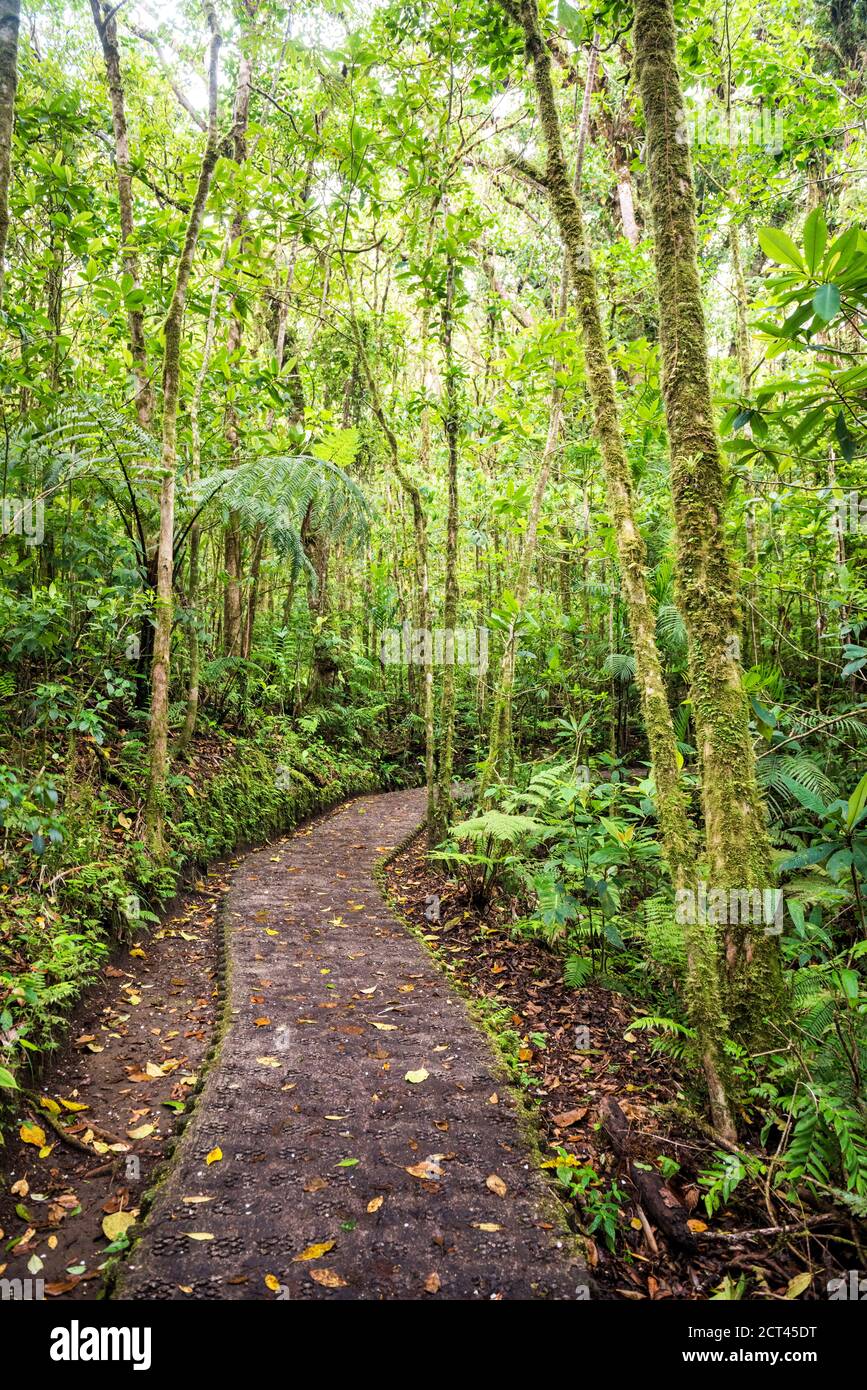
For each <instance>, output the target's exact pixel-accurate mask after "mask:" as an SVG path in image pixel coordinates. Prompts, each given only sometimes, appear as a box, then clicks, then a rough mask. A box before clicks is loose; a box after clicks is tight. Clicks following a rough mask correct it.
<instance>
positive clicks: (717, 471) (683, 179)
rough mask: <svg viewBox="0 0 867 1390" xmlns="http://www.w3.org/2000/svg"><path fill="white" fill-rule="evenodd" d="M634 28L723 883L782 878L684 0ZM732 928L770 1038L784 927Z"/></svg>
mask: <svg viewBox="0 0 867 1390" xmlns="http://www.w3.org/2000/svg"><path fill="white" fill-rule="evenodd" d="M634 41H635V65H636V71H637V76H638V83H639V90H640V94H641V100H642V104H643V107H644V119H645V125H646V128H647V170H648V186H649V190H650V202H651V209H652V214H653V231H654V256H655V262H656V279H657V290H658V296H659V305H660V324H659V336H660V348H661V356H662V389H663V397H664V402H665V414H666V420H667V423H668V434H669V444H670V452H671V487H672V493H673V496H674V510H675V522H676V526H677V569H678V597H679V604H680V607H681V610H682V612H683V616H684V622H685V624H686V628H687V633H688V636H689V645H690V677H691V698H692V705H693V712H694V718H695V725H696V733H697V741H698V751H699V756H700V759H701V769H702V802H703V808H704V817H705V829H706V837H707V859H708V875H709V883H710V886H711V887H712V888H718V889H723V890H729V889H743V890H748V889H753V888H764V887H766V886H768V885H770V884H771V883H772V882H773V872H772V860H771V848H770V842H769V840H768V834H767V830H766V824H765V810H764V806H763V803H762V799H761V796H760V795H759V790H758V785H757V780H756V763H755V755H754V753H753V747H752V741H751V738H750V731H749V719H748V711H747V701H746V697H745V695H744V689H743V681H742V671H741V663H740V659H739V641H738V632H739V628H740V613H739V609H738V602H737V592H736V581H735V572H734V566H733V561H732V556H731V552H730V549H729V545H728V542H727V540H726V535H725V481H724V475H723V467H722V459H721V455H720V448H719V440H718V438H717V432H716V426H715V422H714V414H713V405H712V400H711V387H710V372H709V362H708V352H707V336H706V331H705V322H704V313H703V309H702V299H701V282H700V280H699V274H698V266H697V262H696V223H695V190H694V186H693V179H692V167H691V161H690V157H689V148H688V145H687V143H686V142H685V141H684V140H683V137H682V134H681V132H682V118H683V95H682V92H681V86H680V77H679V74H678V68H677V52H676V43H677V39H676V31H675V24H674V14H673V7H672V3H671V0H636V4H635V28H634ZM720 935H721V941H720V949H721V956H722V959H723V962H724V969H723V980H724V994H725V999H726V1004H727V1009H728V1012H729V1016H730V1020H731V1023H732V1026H733V1028H734V1030H735V1033H736V1035H737V1036H739V1037H740V1038H741V1039H742V1040H745V1041H747V1042H748V1043H752V1042H756V1041H759V1040H761V1039H762V1038H763V1037H765V1036H766V1035H767V1028H768V1023H769V1020H770V1019H772V1018H774V1017H775V1016H776V1015H777V1013H778V1010H779V1007H780V998H781V983H780V969H779V952H778V945H777V941H776V938H775V936H774V935H772V934H770V932H769V931H768V929H767V927H766V926H764V925H762V924H758V925H755V924H750V923H746V924H744V923H733V922H730V923H727V924H725V925H724V927H723V928H722V929H721V933H720Z"/></svg>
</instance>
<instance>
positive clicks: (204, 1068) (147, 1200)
mask: <svg viewBox="0 0 867 1390" xmlns="http://www.w3.org/2000/svg"><path fill="white" fill-rule="evenodd" d="M390 790H393V789H392V788H388V787H375V786H374V787H372V788H370V787H360V788H359V789H358V790H357V791H349V792H344V793H343V794H342V795H339V796H336V797H333V798H330V799H329V798H327V797H326V798H324V799H323V801H322V803H321V804H320V805H319V806H318V807H315V808H311V809H310V810H309V811H308V812H307V814H306V815H304V816H302V817H300V819H299V820H297V821H295V822H294V823H293V824H291V825H287V826H286V827H285V828H284V829H283V830H281V831H280V832H279V834H277V835H275V836H274V837H273V839H271V840H265V841H263V842H262V844H260V845H250V846H244V847H241V846H238V848H237V849H236V850H234V851H233V852H232V854H231V859H236V858H238V857H239V856H245V855H247V854H255V853H257V852H258V851H259V850H262V849H265V848H266V847H267V846H268V845H269V844H276V843H277V841H278V840H281V839H283V838H285V837H286V836H287V835H294V834H295V832H296V831H297V830H300V829H302V827H303V826H305V825H309V824H310V823H312V822H313V821H316V820H319V819H320V817H321V816H325V815H328V813H329V812H331V811H335V810H337V808H338V807H341V806H349V805H351V803H352V802H353V801H359V800H360V799H361V798H362V797H365V796H382V795H385V794H387V792H389V791H390ZM418 833H419V832H418V830H417V829H416V830H414V831H413V832H412V833H411V835H410V837H409V843H411V842H412V840H413V839H414V838H415V836H416V835H417V834H418ZM207 867H208V866H207V865H206V866H205V869H207ZM227 904H228V894H226V895H224V897H223V898H222V899H221V901H220V904H219V907H218V909H217V931H216V933H215V940H216V943H217V956H216V983H217V985H218V986H219V997H218V1000H217V1006H216V1010H215V1023H214V1034H213V1037H212V1038H211V1042H210V1045H209V1047H208V1050H207V1052H206V1053H205V1054H204V1056H203V1058H202V1061H201V1063H200V1065H199V1069H198V1077H197V1081H196V1086H195V1089H194V1091H193V1093H192V1095H191V1096H190V1098H189V1102H188V1109H187V1110H186V1111H185V1112H184V1114H183V1115H181V1116H179V1118H178V1120H177V1122H176V1124H175V1128H174V1130H173V1132H172V1134H171V1135H170V1136H169V1138H168V1141H167V1144H166V1151H165V1153H164V1155H163V1157H162V1158H161V1159H160V1161H159V1163H158V1164H157V1165H156V1167H155V1168H154V1170H153V1173H152V1175H151V1181H150V1183H149V1184H148V1187H147V1188H146V1189H145V1191H144V1192H143V1193H142V1194H141V1197H140V1199H139V1203H138V1206H139V1215H138V1217H137V1218H136V1221H135V1224H134V1225H132V1226H131V1227H130V1228H129V1235H130V1244H129V1248H128V1249H126V1250H123V1251H120V1252H119V1253H118V1254H117V1255H114V1256H112V1257H111V1259H110V1260H109V1262H108V1263H107V1265H106V1267H105V1271H104V1273H103V1277H102V1283H101V1285H100V1288H99V1292H98V1294H97V1296H96V1300H95V1301H97V1302H105V1301H110V1302H123V1301H124V1283H125V1275H126V1273H127V1265H128V1263H129V1260H130V1257H131V1256H132V1255H133V1254H134V1252H135V1249H136V1246H137V1245H138V1243H139V1241H140V1240H142V1238H143V1237H144V1234H145V1230H146V1227H147V1223H148V1221H149V1219H150V1214H151V1211H152V1209H153V1206H154V1203H155V1202H156V1200H157V1198H158V1196H159V1194H160V1192H161V1191H162V1188H163V1187H164V1186H165V1184H166V1182H167V1181H168V1179H169V1177H170V1175H171V1173H172V1172H173V1170H174V1168H175V1165H176V1164H177V1163H178V1162H179V1160H180V1155H181V1150H182V1147H183V1143H184V1140H185V1138H186V1136H187V1130H188V1128H189V1126H190V1124H191V1122H192V1121H193V1120H194V1119H195V1117H196V1116H197V1115H198V1113H199V1101H200V1098H201V1095H202V1092H203V1091H204V1089H205V1084H206V1082H207V1080H208V1077H209V1076H210V1073H211V1071H212V1069H213V1068H214V1067H215V1066H218V1065H219V1061H220V1053H221V1052H222V1048H223V1042H224V1041H225V1038H226V1035H227V1034H228V1031H229V1028H230V1027H231V1023H232V952H231V949H230V942H229V937H230V932H231V927H230V923H229V919H228V912H227ZM130 1301H139V1300H130Z"/></svg>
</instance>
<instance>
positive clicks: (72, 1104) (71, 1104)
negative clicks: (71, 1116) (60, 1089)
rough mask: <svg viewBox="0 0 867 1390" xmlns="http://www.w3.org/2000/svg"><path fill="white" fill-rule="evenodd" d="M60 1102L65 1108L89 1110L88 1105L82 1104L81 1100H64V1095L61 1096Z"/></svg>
mask: <svg viewBox="0 0 867 1390" xmlns="http://www.w3.org/2000/svg"><path fill="white" fill-rule="evenodd" d="M60 1104H61V1105H62V1106H63V1107H64V1109H65V1110H87V1108H88V1107H87V1106H86V1105H82V1104H81V1103H80V1101H77V1100H64V1099H63V1096H61V1097H60Z"/></svg>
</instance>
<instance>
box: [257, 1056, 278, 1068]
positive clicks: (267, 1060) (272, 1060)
mask: <svg viewBox="0 0 867 1390" xmlns="http://www.w3.org/2000/svg"><path fill="white" fill-rule="evenodd" d="M256 1061H257V1062H258V1063H259V1066H260V1067H279V1065H280V1062H279V1060H278V1059H277V1058H276V1057H257V1058H256Z"/></svg>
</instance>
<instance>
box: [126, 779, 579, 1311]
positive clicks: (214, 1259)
mask: <svg viewBox="0 0 867 1390" xmlns="http://www.w3.org/2000/svg"><path fill="white" fill-rule="evenodd" d="M423 803H424V794H423V792H421V791H409V792H396V793H390V794H386V795H378V796H365V797H360V798H357V799H356V800H353V801H350V802H347V803H344V804H343V805H341V806H340V807H339V808H338V809H336V810H334V811H331V812H329V813H327V814H326V815H324V816H322V817H320V818H319V819H318V820H316V821H314V822H313V823H311V824H309V825H307V826H303V827H301V828H299V829H298V830H296V831H295V832H294V833H293V834H291V835H289V836H287V837H286V838H284V839H283V840H281V841H278V842H276V843H275V844H272V845H269V846H268V847H266V848H265V849H262V850H259V851H257V852H255V853H253V854H249V855H247V856H246V857H244V858H243V859H242V860H241V861H240V862H239V864H238V866H237V869H236V871H235V876H234V881H233V885H232V888H231V890H230V892H229V895H228V897H227V899H226V904H225V912H226V914H227V918H226V922H227V931H228V961H229V981H228V986H227V987H228V989H229V991H230V1007H231V1021H230V1023H229V1026H228V1028H227V1030H226V1032H225V1035H224V1037H223V1040H222V1044H221V1048H220V1052H219V1055H218V1057H217V1060H216V1062H215V1063H214V1065H213V1067H212V1068H211V1070H210V1072H209V1074H208V1076H207V1079H206V1082H205V1085H204V1088H203V1090H202V1093H201V1095H200V1097H199V1100H198V1103H197V1106H196V1110H195V1113H194V1115H193V1117H192V1119H191V1121H190V1123H189V1125H188V1127H187V1129H186V1131H185V1133H184V1136H183V1139H182V1141H181V1145H180V1149H179V1150H178V1152H177V1154H176V1156H175V1161H174V1164H173V1166H172V1168H171V1170H170V1172H169V1175H168V1177H167V1179H166V1181H165V1183H164V1184H163V1186H162V1187H161V1189H160V1190H159V1193H158V1195H157V1197H156V1200H155V1202H154V1204H153V1207H152V1208H151V1211H150V1213H149V1215H148V1219H147V1221H146V1223H145V1226H144V1232H143V1235H142V1238H141V1240H140V1241H138V1242H137V1243H136V1245H135V1246H134V1248H133V1250H132V1252H131V1254H130V1257H129V1259H128V1261H127V1263H126V1265H125V1267H124V1269H123V1271H122V1274H121V1277H120V1280H119V1283H118V1288H117V1290H116V1293H115V1297H117V1298H122V1299H134V1298H135V1299H139V1298H142V1299H154V1298H158V1299H187V1298H198V1299H227V1298H238V1299H250V1298H263V1299H281V1298H282V1299H286V1298H291V1299H310V1298H332V1299H333V1298H344V1299H424V1298H428V1297H439V1298H454V1299H473V1298H483V1299H489V1298H512V1299H514V1298H538V1297H541V1298H545V1297H547V1298H558V1299H574V1298H576V1297H578V1298H581V1297H586V1294H585V1293H584V1292H583V1291H579V1290H580V1289H581V1286H586V1284H587V1283H588V1278H587V1274H586V1271H585V1270H584V1268H583V1266H582V1265H581V1263H580V1262H579V1261H578V1260H577V1258H575V1257H573V1255H572V1254H571V1253H567V1251H566V1249H565V1248H561V1247H560V1245H559V1244H558V1242H557V1239H556V1236H555V1233H554V1231H553V1229H552V1228H551V1226H550V1224H549V1223H548V1222H546V1217H545V1215H544V1212H543V1206H544V1186H543V1183H542V1180H541V1179H540V1177H539V1176H538V1173H537V1172H536V1171H535V1169H534V1168H533V1165H532V1162H531V1159H530V1157H529V1154H528V1152H527V1147H526V1143H525V1141H524V1140H523V1138H522V1137H521V1134H520V1131H519V1127H518V1122H517V1119H516V1116H515V1112H514V1110H513V1109H512V1105H511V1102H510V1100H509V1097H508V1094H507V1093H506V1092H505V1091H504V1088H503V1085H502V1081H498V1079H497V1075H496V1069H495V1065H494V1061H493V1057H492V1054H491V1051H490V1047H489V1044H488V1042H487V1040H486V1039H485V1037H484V1036H483V1034H481V1033H480V1032H479V1030H478V1029H477V1028H476V1026H475V1025H474V1024H473V1023H472V1022H471V1020H470V1018H469V1015H468V1013H467V1010H466V1008H465V1006H464V1004H463V1002H462V1001H461V999H460V998H459V997H458V996H457V995H456V994H455V993H454V992H453V991H452V990H451V988H450V987H449V985H448V984H447V983H446V982H445V980H444V979H443V977H442V975H441V974H440V973H439V971H438V970H437V969H436V967H435V965H434V964H433V963H432V961H431V960H430V959H429V958H428V956H427V955H426V953H425V951H424V949H423V948H422V947H421V946H420V945H419V943H418V942H417V941H416V940H415V939H414V938H413V937H412V936H411V935H410V933H409V932H408V931H407V930H406V929H405V928H404V927H403V926H402V925H401V924H400V923H399V922H398V921H396V920H395V918H394V917H393V916H392V915H391V913H390V912H389V910H388V909H387V907H386V906H385V904H384V903H383V901H382V898H381V896H380V893H379V889H378V887H377V885H376V883H375V882H374V880H373V878H372V876H371V875H372V870H373V868H374V866H375V864H376V861H377V859H378V858H379V857H380V856H381V855H382V854H383V852H384V851H385V850H387V849H389V848H391V847H392V846H393V845H395V844H397V843H398V842H399V841H401V840H402V839H403V838H404V837H406V836H407V835H408V834H409V833H410V832H411V831H412V830H413V829H414V828H415V827H416V826H417V825H418V824H419V823H420V821H421V820H422V817H423V813H424V810H423ZM421 1071H426V1072H427V1073H428V1075H427V1077H426V1078H424V1079H423V1080H421V1081H419V1082H416V1083H412V1082H408V1081H407V1080H406V1079H405V1076H406V1073H407V1072H421ZM495 1096H496V1097H497V1099H496V1100H494V1099H492V1097H495ZM214 1149H220V1150H221V1151H222V1158H221V1159H219V1160H217V1161H214V1162H212V1163H211V1164H207V1163H206V1158H207V1156H208V1154H209V1153H210V1152H211V1151H212V1150H214ZM410 1168H412V1169H413V1170H414V1172H413V1173H410V1172H408V1171H407V1170H408V1169H410ZM492 1177H493V1178H495V1179H500V1180H501V1182H500V1183H497V1182H496V1181H494V1182H493V1184H492V1186H489V1185H488V1179H489V1178H492ZM503 1185H504V1190H505V1195H500V1193H502V1192H503ZM495 1189H499V1192H498V1191H497V1190H495ZM192 1197H205V1198H208V1199H210V1200H207V1201H204V1202H190V1201H189V1200H185V1199H189V1198H192ZM380 1199H382V1200H381V1201H380ZM371 1206H372V1207H373V1210H370V1207H371ZM546 1225H547V1226H548V1228H547V1229H546ZM483 1226H489V1227H494V1228H496V1229H490V1230H483V1229H481V1228H482V1227H483ZM196 1236H197V1237H199V1238H198V1239H195V1238H191V1237H196ZM202 1237H207V1238H202ZM328 1242H333V1245H332V1246H331V1248H329V1249H327V1250H325V1251H324V1252H322V1253H320V1254H319V1255H318V1257H316V1258H306V1259H298V1258H297V1257H298V1256H299V1255H301V1254H302V1253H304V1252H307V1251H308V1247H310V1246H312V1245H326V1244H327V1243H328ZM266 1278H268V1283H266ZM274 1285H277V1286H279V1287H273V1286H274Z"/></svg>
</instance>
